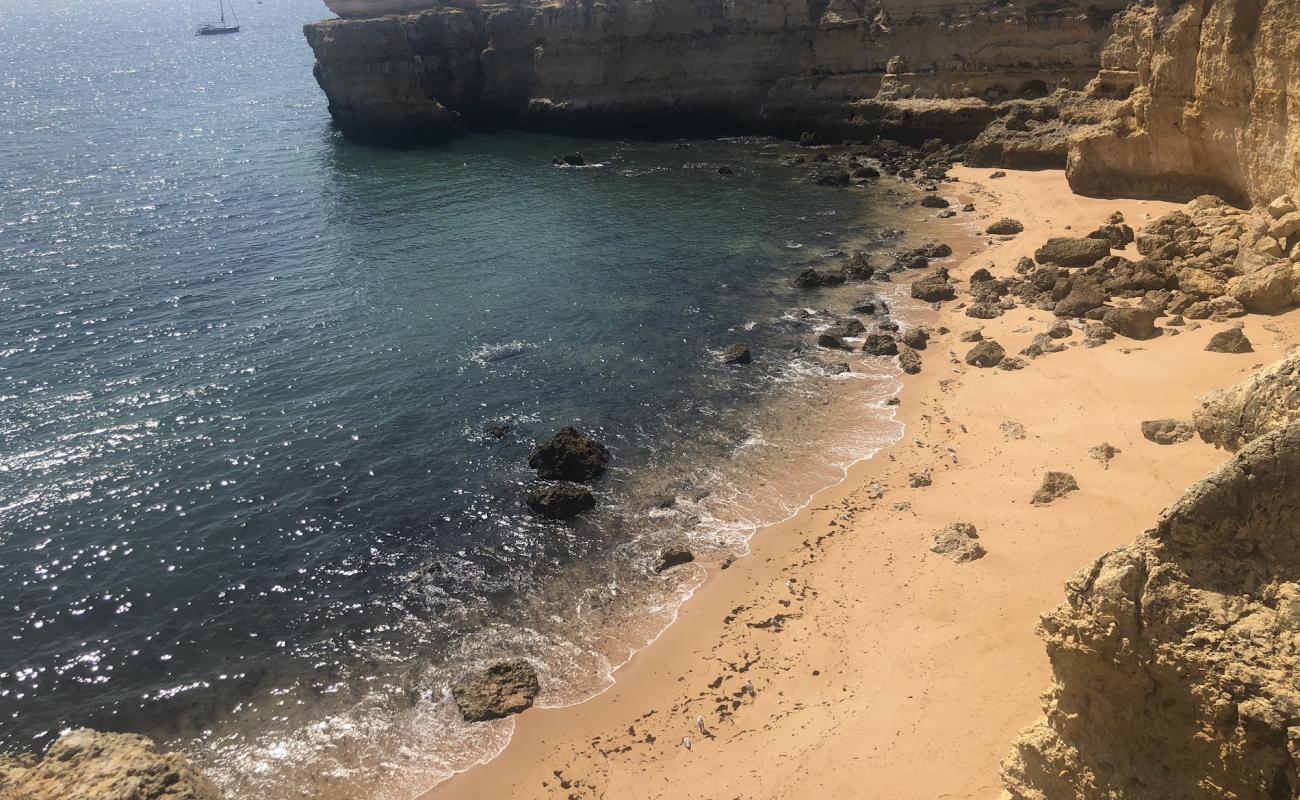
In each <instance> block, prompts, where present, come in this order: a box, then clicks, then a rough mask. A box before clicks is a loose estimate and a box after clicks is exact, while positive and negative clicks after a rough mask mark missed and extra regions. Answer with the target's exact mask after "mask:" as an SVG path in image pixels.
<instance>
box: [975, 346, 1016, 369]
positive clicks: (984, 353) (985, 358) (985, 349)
mask: <svg viewBox="0 0 1300 800" xmlns="http://www.w3.org/2000/svg"><path fill="white" fill-rule="evenodd" d="M1006 355H1007V351H1006V350H1004V349H1003V348H1002V345H1000V344H998V343H997V341H996V340H994V339H982V340H980V341H979V342H978V343H977V344H976V345H975V346H974V347H972V348H971V349H970V350H969V351H967V353H966V358H965V361H966V363H967V364H970V365H971V366H972V367H981V368H985V369H987V368H989V367H996V366H997V365H998V364H999V363H1001V361H1002V359H1003V358H1005V357H1006Z"/></svg>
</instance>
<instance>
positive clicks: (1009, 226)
mask: <svg viewBox="0 0 1300 800" xmlns="http://www.w3.org/2000/svg"><path fill="white" fill-rule="evenodd" d="M1003 174H1005V173H1003ZM1024 230H1025V226H1024V225H1023V224H1021V222H1020V220H1018V219H1012V218H1010V217H1003V218H1002V219H1000V220H998V221H997V222H994V223H993V224H992V225H990V226H988V227H987V228H985V229H984V232H985V233H988V234H991V235H993V236H1015V235H1016V234H1017V233H1023V232H1024Z"/></svg>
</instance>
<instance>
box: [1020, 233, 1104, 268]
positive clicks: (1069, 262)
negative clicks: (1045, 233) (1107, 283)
mask: <svg viewBox="0 0 1300 800" xmlns="http://www.w3.org/2000/svg"><path fill="white" fill-rule="evenodd" d="M1108 255H1110V242H1108V241H1106V240H1104V239H1088V238H1074V237H1069V236H1059V237H1056V238H1053V239H1048V240H1047V242H1046V243H1044V244H1043V246H1042V247H1040V248H1038V249H1037V250H1035V251H1034V260H1035V261H1037V262H1038V263H1039V264H1055V265H1057V266H1060V267H1091V266H1092V265H1093V264H1096V263H1097V262H1098V261H1100V260H1102V259H1103V258H1105V257H1106V256H1108Z"/></svg>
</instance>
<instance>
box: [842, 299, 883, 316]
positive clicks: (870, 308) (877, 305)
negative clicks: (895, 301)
mask: <svg viewBox="0 0 1300 800" xmlns="http://www.w3.org/2000/svg"><path fill="white" fill-rule="evenodd" d="M849 309H850V310H851V311H852V312H853V313H855V314H866V315H868V316H875V315H876V314H883V313H885V312H886V311H887V310H888V307H887V306H886V305H885V301H883V300H881V299H880V298H878V297H863V298H860V299H858V300H854V301H853V303H852V304H850V305H849Z"/></svg>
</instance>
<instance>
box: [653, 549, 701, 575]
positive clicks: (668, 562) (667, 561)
mask: <svg viewBox="0 0 1300 800" xmlns="http://www.w3.org/2000/svg"><path fill="white" fill-rule="evenodd" d="M694 560H695V554H694V553H692V552H691V551H690V550H686V549H685V548H681V547H667V548H664V551H663V553H662V554H660V556H659V559H658V560H657V561H655V572H667V571H668V570H670V569H672V568H673V567H680V566H681V565H682V564H689V563H691V562H692V561H694Z"/></svg>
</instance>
